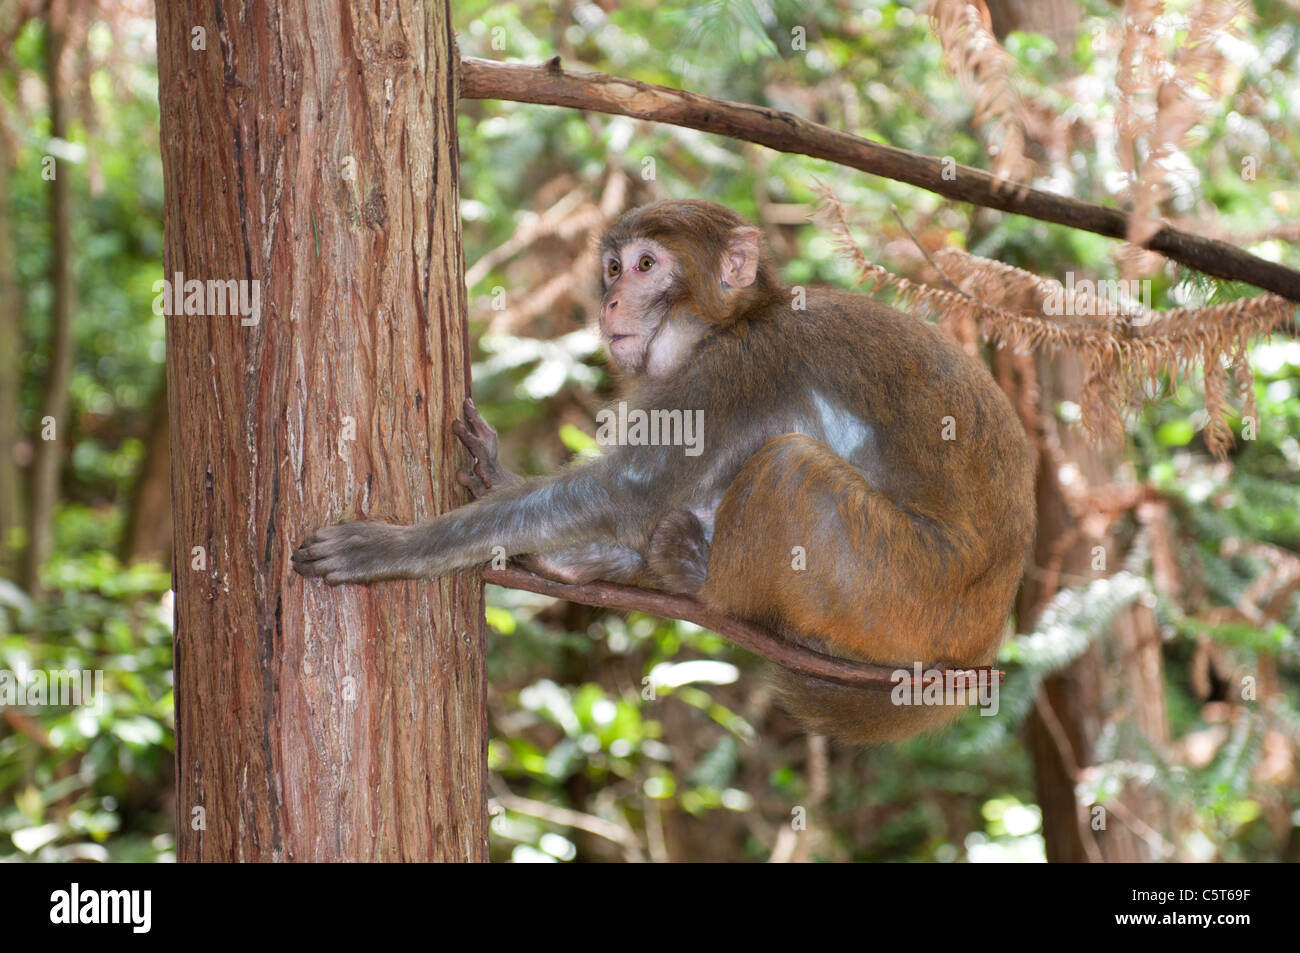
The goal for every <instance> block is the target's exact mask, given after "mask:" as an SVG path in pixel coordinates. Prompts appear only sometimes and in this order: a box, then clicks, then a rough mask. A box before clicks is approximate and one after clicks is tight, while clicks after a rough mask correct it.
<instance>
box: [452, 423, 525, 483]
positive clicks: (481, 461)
mask: <svg viewBox="0 0 1300 953" xmlns="http://www.w3.org/2000/svg"><path fill="white" fill-rule="evenodd" d="M463 409H464V411H465V420H464V421H463V422H462V421H459V420H453V421H452V422H451V432H452V433H454V434H455V435H456V436H457V438H459V440H460V442H461V443H463V444H464V445H465V449H466V450H468V451H469V452H470V456H472V457H473V458H474V465H473V466H472V467H470V468H469V469H467V470H460V471H458V472H457V473H456V482H457V483H459V484H460V485H461V486H463V487H465V488H466V489H468V490H469V492H470V494H471V495H472V496H473V497H474V499H476V500H479V499H482V498H483V497H485V496H487V495H488V494H489V493H491V492H492V491H493V490H499V489H501V488H502V487H507V486H513V485H514V484H516V483H522V482H523V478H522V477H520V476H517V475H516V474H514V473H511V472H510V471H509V470H507V469H506V468H505V467H503V466H502V465H501V461H500V460H498V459H497V432H496V431H495V430H493V429H492V426H491V425H490V424H489V423H488V422H487V421H486V420H484V419H483V417H482V415H481V414H479V412H478V408H477V407H475V406H474V401H473V400H472V399H468V398H467V399H466V400H465V404H464V407H463Z"/></svg>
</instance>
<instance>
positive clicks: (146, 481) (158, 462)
mask: <svg viewBox="0 0 1300 953" xmlns="http://www.w3.org/2000/svg"><path fill="white" fill-rule="evenodd" d="M168 417H169V414H168V412H167V383H166V380H165V379H164V381H163V384H162V386H160V387H159V388H158V392H157V393H156V394H155V395H154V402H153V410H152V412H151V413H150V414H149V432H148V433H147V434H146V435H145V441H146V443H145V450H144V462H143V463H142V464H141V466H140V475H139V476H138V477H136V479H135V486H134V487H133V488H132V490H131V505H130V509H129V511H128V512H127V516H126V532H125V533H124V534H123V535H122V562H123V563H125V564H127V565H130V564H131V563H138V562H156V563H161V564H163V565H166V564H167V563H168V562H170V561H171V554H172V486H171V427H170V426H169V424H170V421H169V419H168Z"/></svg>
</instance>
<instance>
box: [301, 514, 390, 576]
mask: <svg viewBox="0 0 1300 953" xmlns="http://www.w3.org/2000/svg"><path fill="white" fill-rule="evenodd" d="M402 532H403V527H400V526H393V525H391V524H388V523H383V522H379V521H377V520H353V521H351V522H347V523H339V524H338V525H336V526H323V527H321V528H320V529H318V530H316V532H314V533H312V535H311V536H309V537H307V539H305V540H304V541H303V542H302V544H301V545H300V546H299V547H298V548H297V549H295V550H294V551H293V556H292V560H293V568H294V570H295V571H297V572H298V573H299V574H300V575H303V576H315V577H319V578H322V579H324V580H325V581H326V582H327V583H329V584H330V585H338V584H339V583H344V582H370V581H372V580H375V579H382V578H385V577H387V576H389V575H391V574H392V569H393V567H392V566H391V565H390V558H389V555H390V553H391V552H392V550H393V549H394V546H395V540H396V539H397V538H398V537H399V536H400V535H401V533H402Z"/></svg>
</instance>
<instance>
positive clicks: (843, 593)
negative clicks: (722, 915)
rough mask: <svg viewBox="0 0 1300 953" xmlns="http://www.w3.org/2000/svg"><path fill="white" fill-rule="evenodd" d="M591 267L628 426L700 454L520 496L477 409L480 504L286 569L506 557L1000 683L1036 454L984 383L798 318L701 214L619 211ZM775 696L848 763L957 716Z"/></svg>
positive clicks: (880, 313) (945, 348) (604, 459)
mask: <svg viewBox="0 0 1300 953" xmlns="http://www.w3.org/2000/svg"><path fill="white" fill-rule="evenodd" d="M600 260H601V267H602V270H603V272H604V287H605V291H604V298H603V300H602V302H601V309H600V329H601V331H602V333H603V335H604V337H605V338H606V340H607V341H608V351H609V356H610V358H611V360H612V361H613V362H614V364H615V365H617V367H618V368H619V369H620V370H622V371H623V372H625V373H626V374H627V375H628V376H629V378H630V381H629V383H630V386H629V388H628V392H627V393H626V395H625V396H624V400H626V401H627V406H628V407H631V408H633V409H641V410H648V411H649V410H662V411H674V410H675V411H679V412H684V413H688V414H689V413H692V412H693V411H696V410H700V411H703V416H702V420H703V424H704V429H703V452H699V448H698V447H697V448H696V451H697V452H696V453H694V454H692V453H689V452H686V449H684V448H683V447H681V446H663V445H658V446H655V445H636V444H634V443H633V442H632V441H628V443H627V444H626V445H619V446H613V447H610V448H608V450H607V451H606V452H605V453H604V454H603V455H602V456H601V457H599V458H598V459H597V460H595V461H594V462H591V463H587V464H584V465H582V466H577V467H574V468H572V469H569V470H566V471H564V472H562V473H560V474H558V475H555V476H550V477H545V478H539V479H528V480H525V479H522V478H520V477H518V476H516V475H514V474H513V473H510V472H509V471H508V470H505V469H504V468H503V467H502V466H501V465H500V463H499V462H498V460H497V442H496V434H495V433H494V432H493V430H492V429H491V428H490V427H489V426H488V425H487V424H486V423H485V422H484V421H483V419H482V418H481V417H480V416H479V414H478V412H477V411H476V410H475V409H474V405H473V404H472V402H469V401H466V404H465V407H464V416H465V419H464V421H456V422H455V423H454V424H453V429H454V431H455V432H456V434H457V436H458V437H459V438H460V440H461V441H462V443H464V444H465V446H466V447H467V448H468V449H469V451H470V453H471V454H472V456H473V457H474V462H473V464H472V466H471V467H470V468H468V469H466V470H464V471H462V472H461V473H460V474H459V477H458V478H459V480H460V482H461V483H463V484H464V485H465V486H466V487H468V488H469V489H470V491H471V493H472V494H473V495H474V496H475V497H477V499H476V500H475V501H474V502H472V503H470V504H469V505H467V506H464V507H461V508H460V509H457V510H454V511H452V512H450V513H447V514H444V515H442V516H439V517H437V518H436V519H433V520H430V521H428V522H425V523H421V524H418V525H414V526H395V525H391V524H388V523H383V522H377V521H358V522H348V523H341V524H339V525H337V526H329V527H325V528H323V529H320V530H317V531H316V532H315V533H314V534H313V535H312V536H310V537H309V538H308V539H307V540H306V541H305V542H304V543H303V544H302V545H301V546H300V547H299V548H298V549H297V551H295V552H294V554H293V563H294V568H295V569H297V570H298V572H300V573H302V574H303V575H306V576H320V577H321V578H323V579H324V580H325V581H326V582H328V583H349V582H351V583H363V582H372V581H374V580H377V579H393V578H408V577H430V576H437V575H439V574H441V573H446V572H450V571H452V570H456V569H465V568H467V567H471V566H476V565H479V564H482V563H485V562H487V561H488V560H489V559H490V558H491V557H492V555H493V553H494V547H502V549H503V550H504V552H505V554H507V555H509V556H525V557H526V558H527V559H528V560H530V562H531V565H532V567H533V568H535V569H537V570H538V571H541V572H543V573H546V574H548V575H550V576H552V577H554V578H557V579H560V580H562V581H566V582H587V581H591V580H595V579H606V580H612V581H615V582H624V583H632V584H637V585H645V586H652V587H657V588H660V589H664V590H667V591H671V592H679V593H690V594H694V595H697V596H698V597H699V598H700V599H701V600H702V601H703V602H704V603H705V604H707V605H708V606H709V607H711V608H713V609H716V610H720V611H722V612H726V613H730V614H731V615H733V616H736V617H738V618H741V619H745V620H749V621H752V622H755V623H758V624H762V625H766V626H769V627H772V628H773V629H775V630H776V631H778V632H780V633H782V634H783V635H785V636H786V637H788V638H789V639H791V640H793V641H796V642H798V643H800V644H803V645H805V646H807V647H809V648H813V649H816V650H819V651H822V652H825V653H828V654H831V655H836V656H839V657H842V658H847V659H857V660H861V661H867V662H875V663H880V664H886V665H897V666H899V667H907V668H910V667H911V665H912V663H913V662H916V661H920V662H922V663H925V664H930V663H943V664H946V665H948V666H950V667H975V666H984V665H988V664H990V663H991V662H992V661H993V660H994V656H995V654H996V651H997V648H998V644H999V641H1000V637H1001V634H1002V632H1003V629H1004V626H1005V623H1006V620H1007V616H1008V613H1009V611H1010V607H1011V603H1012V599H1013V597H1014V595H1015V592H1016V587H1017V585H1018V583H1019V580H1020V575H1021V572H1022V570H1023V567H1024V561H1025V556H1026V551H1027V548H1028V544H1029V541H1030V538H1031V536H1032V533H1033V525H1034V508H1033V506H1034V496H1033V473H1032V465H1031V457H1030V451H1029V446H1028V442H1027V440H1026V438H1025V434H1024V432H1023V430H1022V428H1021V426H1020V423H1019V422H1018V420H1017V419H1016V416H1015V414H1014V412H1013V411H1012V408H1011V405H1010V403H1009V402H1008V401H1007V399H1006V397H1005V396H1004V395H1003V394H1002V392H1001V391H1000V390H999V389H998V388H997V386H996V385H995V384H994V382H993V380H992V378H991V377H990V376H989V374H988V373H987V372H986V371H985V370H984V368H983V367H982V366H980V365H979V364H978V363H977V362H976V361H975V360H973V359H972V358H971V357H969V356H968V355H967V354H965V353H964V352H963V351H962V350H961V349H960V348H958V347H957V346H956V345H955V344H953V343H952V342H950V341H949V340H948V339H947V338H945V337H944V336H943V335H942V334H940V333H939V332H938V331H937V330H935V329H934V328H933V327H931V326H930V325H929V324H927V323H926V322H924V321H922V320H920V319H919V318H915V317H912V316H909V315H906V314H903V313H900V312H898V311H895V310H893V309H892V308H889V307H886V306H884V305H882V304H879V303H877V302H875V301H873V300H871V299H870V298H866V297H863V296H861V295H856V294H851V293H846V292H840V291H830V290H809V291H808V292H807V297H806V302H805V304H806V307H804V308H799V309H796V304H798V303H799V301H798V299H797V298H796V296H795V294H794V292H793V290H792V289H791V288H788V287H785V286H783V285H781V284H780V283H779V281H778V280H777V278H776V275H775V274H774V271H773V266H772V265H771V263H770V262H769V261H768V260H767V258H766V256H765V255H764V253H763V252H762V250H761V249H760V242H759V232H758V230H757V229H756V228H754V227H752V226H750V225H749V224H747V223H746V222H745V221H744V220H743V219H741V218H740V217H739V216H738V215H736V214H735V213H734V212H732V211H731V210H729V209H726V208H723V207H722V206H719V205H714V204H712V203H709V202H700V201H668V202H659V203H656V204H654V205H648V206H645V207H643V208H640V209H637V210H635V211H633V212H630V213H628V214H627V215H626V216H624V217H623V219H622V220H621V221H619V222H618V223H617V224H616V225H615V226H614V227H613V228H611V229H610V230H609V232H608V234H606V235H605V236H604V239H603V241H602V243H601V246H600ZM497 552H498V554H499V553H500V550H497ZM778 686H779V689H780V694H781V696H782V700H783V702H784V704H785V705H786V706H787V707H788V708H789V709H790V710H792V711H793V712H794V713H795V714H796V715H798V716H799V717H800V718H801V720H802V721H803V723H804V724H805V725H806V726H807V728H808V729H809V730H813V731H818V732H822V733H825V734H828V735H831V736H832V737H836V738H839V739H842V740H846V741H849V742H853V743H874V742H880V741H890V740H897V739H901V738H906V737H909V736H911V735H914V734H916V733H918V732H921V731H926V730H931V729H935V728H938V727H941V726H943V725H945V724H947V723H948V722H950V721H951V720H952V719H953V718H955V717H956V716H957V715H958V714H960V713H961V711H962V710H963V709H962V708H961V707H958V706H953V705H945V706H931V707H922V706H895V705H894V704H892V702H891V700H890V693H889V692H886V691H865V690H862V689H858V688H851V687H848V686H844V685H841V684H838V683H832V682H827V681H822V680H820V679H817V678H814V677H811V676H807V675H803V674H796V673H792V672H786V671H784V670H782V671H780V672H779V673H778Z"/></svg>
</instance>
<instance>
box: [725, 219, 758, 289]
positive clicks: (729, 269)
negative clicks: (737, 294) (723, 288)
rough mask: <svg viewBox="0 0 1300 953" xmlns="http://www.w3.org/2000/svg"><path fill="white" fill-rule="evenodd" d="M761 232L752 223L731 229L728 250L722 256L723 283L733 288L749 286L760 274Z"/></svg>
mask: <svg viewBox="0 0 1300 953" xmlns="http://www.w3.org/2000/svg"><path fill="white" fill-rule="evenodd" d="M758 238H759V232H758V229H757V228H754V226H752V225H740V226H738V227H736V228H733V229H732V230H731V238H730V239H729V240H728V241H727V250H726V252H725V253H724V254H723V256H722V283H723V284H724V285H728V286H730V287H732V288H748V287H749V286H750V285H752V284H753V283H754V277H755V276H756V275H757V274H758Z"/></svg>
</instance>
